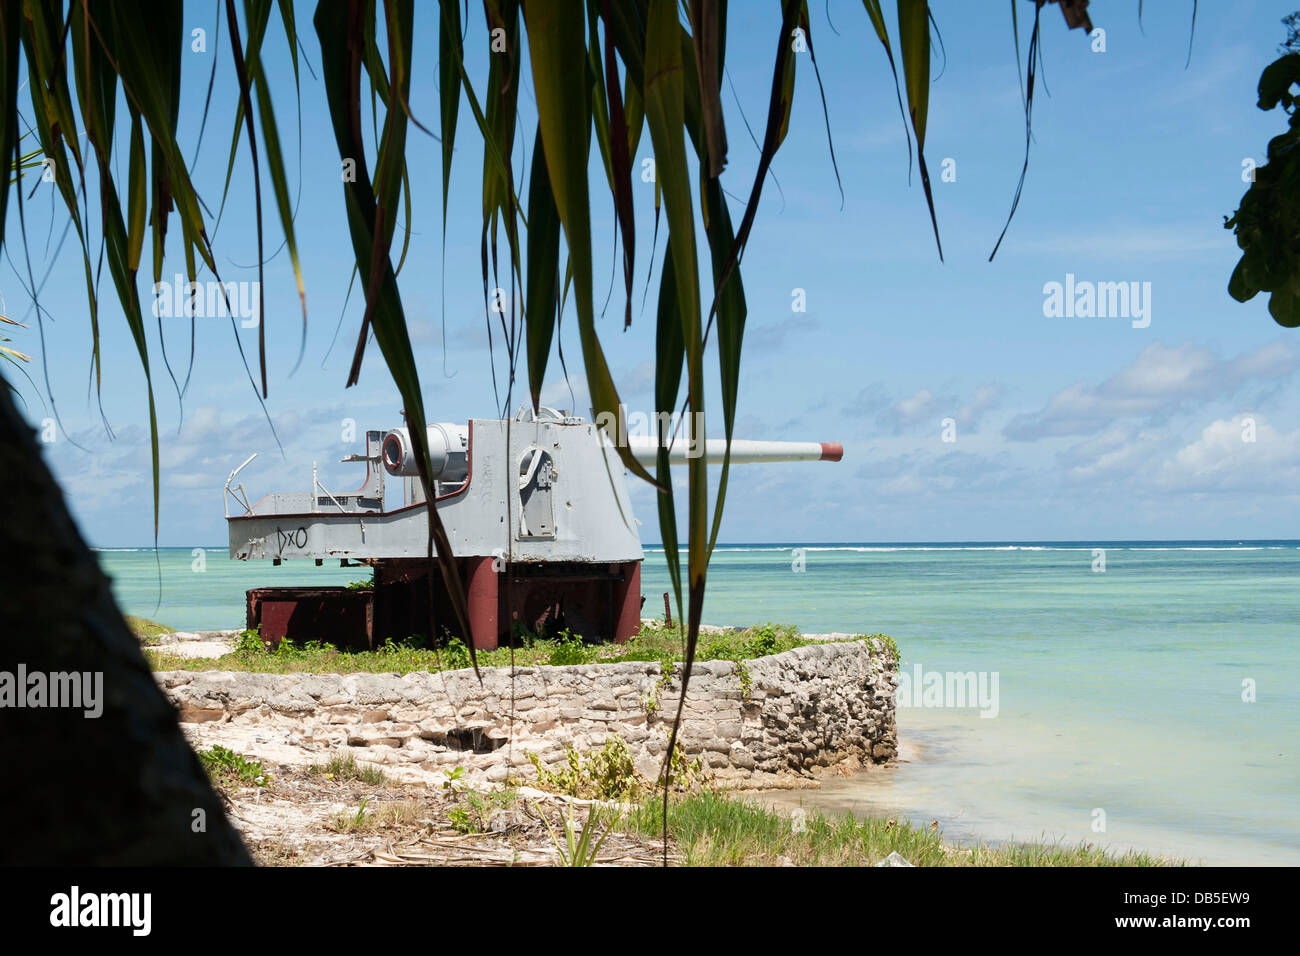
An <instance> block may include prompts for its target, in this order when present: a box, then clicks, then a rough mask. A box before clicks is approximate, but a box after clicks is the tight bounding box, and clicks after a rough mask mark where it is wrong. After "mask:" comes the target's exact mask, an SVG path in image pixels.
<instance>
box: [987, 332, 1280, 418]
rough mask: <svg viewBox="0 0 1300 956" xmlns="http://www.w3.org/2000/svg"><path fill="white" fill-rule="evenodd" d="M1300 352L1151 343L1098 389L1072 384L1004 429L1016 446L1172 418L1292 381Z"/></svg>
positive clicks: (1277, 346)
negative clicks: (1231, 354)
mask: <svg viewBox="0 0 1300 956" xmlns="http://www.w3.org/2000/svg"><path fill="white" fill-rule="evenodd" d="M1297 368H1300V349H1297V348H1296V347H1295V346H1292V345H1290V344H1289V343H1287V342H1285V341H1277V342H1272V343H1269V344H1268V345H1265V346H1263V347H1261V348H1259V349H1256V350H1255V351H1253V352H1248V353H1244V354H1242V355H1239V356H1237V357H1236V358H1233V359H1228V360H1224V359H1220V358H1218V357H1217V356H1216V355H1215V354H1214V353H1213V352H1211V351H1210V350H1209V349H1207V348H1204V347H1203V346H1198V345H1193V344H1190V343H1188V344H1185V345H1177V346H1169V345H1165V344H1163V343H1161V342H1153V343H1152V344H1150V345H1148V346H1147V347H1146V348H1144V349H1143V350H1142V351H1141V352H1140V353H1139V354H1138V356H1137V358H1136V359H1134V360H1133V362H1132V363H1131V364H1130V365H1128V366H1127V367H1126V368H1123V369H1121V370H1120V371H1119V372H1117V373H1116V374H1115V375H1113V376H1111V377H1110V378H1109V379H1107V380H1105V381H1104V382H1101V383H1100V384H1097V385H1083V384H1076V385H1070V386H1068V387H1066V388H1063V389H1061V390H1060V391H1059V392H1057V393H1056V394H1055V395H1054V396H1052V398H1051V399H1050V400H1049V401H1048V403H1047V404H1046V405H1045V406H1044V407H1043V408H1042V409H1040V410H1039V411H1037V412H1031V413H1025V414H1020V415H1017V416H1015V417H1014V418H1013V419H1011V421H1010V422H1008V423H1007V425H1006V427H1005V428H1004V429H1003V434H1004V435H1005V436H1006V437H1007V438H1009V439H1011V440H1013V441H1036V440H1038V439H1040V438H1050V437H1059V436H1066V435H1094V434H1096V433H1098V432H1101V431H1104V430H1105V429H1107V428H1109V427H1111V426H1113V425H1114V424H1116V423H1117V422H1121V421H1123V420H1125V419H1139V418H1145V417H1154V416H1159V415H1164V414H1170V413H1172V412H1174V411H1176V410H1178V409H1179V408H1182V407H1184V406H1186V405H1188V404H1191V403H1194V402H1205V401H1209V400H1212V399H1221V398H1228V397H1230V396H1232V395H1233V394H1235V393H1236V392H1237V390H1238V389H1240V388H1242V387H1243V386H1245V385H1247V384H1252V383H1258V384H1266V383H1270V382H1278V381H1283V380H1286V379H1289V378H1290V377H1291V376H1292V375H1293V374H1294V373H1295V371H1296V369H1297Z"/></svg>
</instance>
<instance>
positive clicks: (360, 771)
mask: <svg viewBox="0 0 1300 956" xmlns="http://www.w3.org/2000/svg"><path fill="white" fill-rule="evenodd" d="M307 772H308V773H309V774H311V775H312V776H317V777H324V778H325V779H326V780H338V781H346V780H359V781H361V782H362V783H368V784H371V785H373V786H376V787H378V786H383V785H384V784H386V783H388V782H389V780H388V777H387V776H385V774H384V772H383V771H382V770H380V769H379V768H378V767H372V766H370V765H369V764H359V763H357V761H356V758H355V757H353V756H352V754H342V755H340V756H335V757H331V758H330V759H329V760H328V761H327V762H326V763H316V764H312V765H311V766H310V767H308V768H307Z"/></svg>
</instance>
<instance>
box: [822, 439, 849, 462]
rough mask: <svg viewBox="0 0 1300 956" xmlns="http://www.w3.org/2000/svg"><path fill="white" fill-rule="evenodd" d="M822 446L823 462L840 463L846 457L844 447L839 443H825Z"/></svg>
mask: <svg viewBox="0 0 1300 956" xmlns="http://www.w3.org/2000/svg"><path fill="white" fill-rule="evenodd" d="M821 446H822V458H821V460H822V461H839V460H840V459H841V458H843V457H844V446H843V445H841V444H840V443H839V442H837V441H824V442H822V443H821Z"/></svg>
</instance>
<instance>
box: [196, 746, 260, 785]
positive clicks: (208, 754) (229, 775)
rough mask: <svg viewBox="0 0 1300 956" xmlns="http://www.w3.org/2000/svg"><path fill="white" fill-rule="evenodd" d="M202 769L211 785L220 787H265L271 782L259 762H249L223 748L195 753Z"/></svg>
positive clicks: (209, 748) (211, 748)
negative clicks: (206, 773)
mask: <svg viewBox="0 0 1300 956" xmlns="http://www.w3.org/2000/svg"><path fill="white" fill-rule="evenodd" d="M196 753H197V754H198V756H199V762H200V763H202V764H203V769H204V770H206V771H207V772H208V777H209V778H210V779H211V780H212V782H213V783H215V784H217V785H218V786H221V787H237V786H241V785H250V786H254V787H265V786H267V785H269V784H270V782H271V775H270V774H269V773H267V772H266V768H264V767H263V766H262V764H261V762H260V761H257V760H249V759H248V758H247V757H245V756H243V755H242V754H237V753H235V752H234V751H233V750H229V749H227V748H225V747H221V746H214V747H208V748H207V749H206V750H199V751H196Z"/></svg>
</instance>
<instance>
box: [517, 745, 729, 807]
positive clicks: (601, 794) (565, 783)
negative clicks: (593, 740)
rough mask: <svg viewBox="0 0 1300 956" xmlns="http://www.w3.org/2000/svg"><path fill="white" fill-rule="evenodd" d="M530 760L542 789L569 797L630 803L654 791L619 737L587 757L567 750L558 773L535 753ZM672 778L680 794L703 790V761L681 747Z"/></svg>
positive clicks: (675, 759) (704, 776) (530, 755)
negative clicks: (638, 770)
mask: <svg viewBox="0 0 1300 956" xmlns="http://www.w3.org/2000/svg"><path fill="white" fill-rule="evenodd" d="M528 760H529V762H530V763H532V765H533V768H534V769H535V770H536V771H537V781H536V783H537V786H538V787H539V788H541V789H543V790H550V791H552V792H554V793H560V794H564V795H566V796H570V797H585V798H588V799H592V800H617V801H620V802H631V801H634V800H637V799H639V798H640V797H641V796H642V795H643V794H645V793H646V792H648V791H649V790H651V789H652V788H653V784H652V782H651V781H648V780H646V779H645V778H644V777H642V776H641V775H640V774H639V773H637V771H636V767H635V766H634V765H633V762H632V751H631V750H630V749H629V748H628V745H627V742H626V741H624V740H623V738H622V737H620V736H618V735H617V734H614V735H612V736H610V738H609V739H608V740H606V741H605V745H604V746H603V747H601V748H600V749H599V750H595V751H589V752H588V753H586V754H582V753H579V752H578V751H577V750H575V749H574V748H573V747H568V748H566V749H565V754H564V762H563V763H562V764H560V765H559V767H558V768H556V769H551V768H549V767H547V766H546V765H545V764H543V763H542V761H541V759H540V758H539V757H538V756H537V754H535V753H531V752H530V753H529V754H528ZM672 778H673V786H674V788H675V789H678V790H690V789H693V788H696V787H699V786H702V785H703V784H704V783H705V782H706V774H705V769H704V761H703V760H701V759H700V758H698V757H696V758H695V759H694V760H687V759H686V757H685V756H684V755H683V753H682V750H681V747H680V746H679V747H678V748H677V749H676V750H675V751H674V752H673V761H672Z"/></svg>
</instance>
